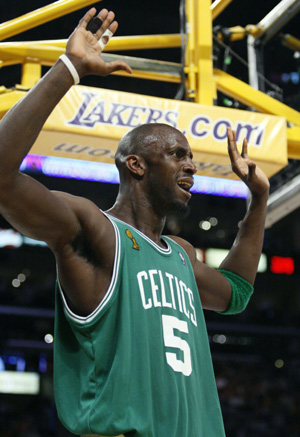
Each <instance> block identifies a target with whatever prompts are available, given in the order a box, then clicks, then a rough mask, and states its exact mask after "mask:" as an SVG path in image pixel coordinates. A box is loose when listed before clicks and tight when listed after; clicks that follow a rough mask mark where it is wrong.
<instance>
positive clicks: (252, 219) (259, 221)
mask: <svg viewBox="0 0 300 437" xmlns="http://www.w3.org/2000/svg"><path fill="white" fill-rule="evenodd" d="M268 195H269V191H268V190H267V191H266V192H265V193H264V194H262V195H261V196H258V197H252V198H251V201H250V205H249V208H248V211H247V213H246V215H245V217H244V219H243V221H242V224H241V227H240V229H239V232H238V234H237V236H236V238H235V241H234V243H233V246H232V248H231V250H230V252H229V254H228V256H227V257H226V258H225V260H224V261H223V262H222V264H221V265H220V268H222V269H225V270H229V271H232V272H234V273H236V274H238V275H240V276H242V277H243V278H244V279H246V280H247V281H249V282H250V283H251V284H253V283H254V280H255V276H256V272H257V267H258V263H259V259H260V255H261V251H262V246H263V238H264V228H265V218H266V207H267V200H268Z"/></svg>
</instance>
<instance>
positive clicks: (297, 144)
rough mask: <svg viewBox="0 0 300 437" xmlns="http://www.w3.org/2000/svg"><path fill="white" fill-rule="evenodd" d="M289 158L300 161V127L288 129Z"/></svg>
mask: <svg viewBox="0 0 300 437" xmlns="http://www.w3.org/2000/svg"><path fill="white" fill-rule="evenodd" d="M287 140H288V157H289V158H290V159H298V160H300V126H292V127H289V128H288V129H287Z"/></svg>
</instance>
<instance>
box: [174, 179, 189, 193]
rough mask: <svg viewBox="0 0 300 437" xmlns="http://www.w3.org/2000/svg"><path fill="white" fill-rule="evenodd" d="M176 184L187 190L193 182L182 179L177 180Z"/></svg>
mask: <svg viewBox="0 0 300 437" xmlns="http://www.w3.org/2000/svg"><path fill="white" fill-rule="evenodd" d="M177 185H178V186H179V187H180V188H182V189H183V190H184V191H187V192H189V191H190V189H191V188H192V186H193V184H191V183H189V182H183V181H179V182H177Z"/></svg>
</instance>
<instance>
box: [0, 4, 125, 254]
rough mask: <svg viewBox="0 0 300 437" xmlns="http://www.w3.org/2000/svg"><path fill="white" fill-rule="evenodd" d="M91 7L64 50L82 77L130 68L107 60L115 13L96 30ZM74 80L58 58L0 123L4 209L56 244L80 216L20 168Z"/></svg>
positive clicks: (22, 226)
mask: <svg viewBox="0 0 300 437" xmlns="http://www.w3.org/2000/svg"><path fill="white" fill-rule="evenodd" d="M94 14H95V9H94V8H92V9H91V10H90V11H89V12H88V13H87V14H86V15H85V16H84V17H83V18H82V20H81V21H80V22H79V25H78V27H77V28H76V29H75V31H74V32H73V34H72V35H71V37H70V39H69V41H68V44H67V49H66V54H67V56H68V57H69V59H71V61H72V62H73V64H74V66H75V68H76V70H77V71H78V74H79V76H80V77H82V76H84V75H86V74H97V75H102V76H105V75H108V74H110V73H111V72H113V71H115V70H118V69H123V70H125V71H127V72H130V68H129V67H128V66H127V65H126V64H125V63H123V62H121V61H120V62H119V61H116V62H114V63H109V64H108V63H105V62H104V61H103V60H102V59H101V57H100V54H101V48H100V46H99V43H98V39H99V38H100V37H101V35H102V34H103V33H104V31H105V30H106V29H107V28H108V27H109V28H110V30H111V31H112V32H113V33H114V32H115V31H116V29H117V22H116V21H114V14H113V13H112V12H109V13H108V11H107V10H106V9H103V10H102V11H101V12H100V14H99V16H100V18H101V19H102V21H103V24H102V27H101V28H100V30H98V31H97V34H96V35H93V34H92V33H91V32H89V31H87V30H86V26H87V24H88V22H89V21H90V19H91V18H92V17H93V16H94ZM72 85H73V78H72V76H71V74H70V73H69V71H68V69H67V68H66V66H65V65H64V64H63V63H62V62H61V61H60V60H59V61H58V62H57V63H56V64H55V65H54V67H53V68H52V69H51V70H50V71H49V72H48V74H47V75H46V76H45V77H43V78H42V79H41V80H40V81H39V83H38V84H37V85H36V86H35V87H34V88H33V89H32V90H31V91H30V92H29V93H28V94H27V95H26V96H25V98H23V99H22V100H21V101H20V102H19V103H18V104H17V105H15V106H14V107H13V108H12V109H11V110H10V111H9V112H8V113H7V115H6V116H5V117H4V118H3V120H2V121H1V123H0V212H1V214H2V215H3V216H4V217H5V218H6V219H7V220H8V221H9V222H10V223H11V224H12V225H13V226H14V227H16V228H17V229H18V230H20V231H21V232H23V233H24V234H26V235H28V236H31V237H33V238H37V239H41V240H44V241H46V242H47V243H48V244H49V245H50V247H52V248H53V249H57V248H58V247H60V246H62V245H64V244H65V243H66V242H67V241H70V240H71V239H72V238H73V237H74V235H75V234H76V233H77V232H78V231H79V228H80V222H79V221H78V219H77V217H76V215H75V214H74V211H72V209H71V208H70V205H69V204H68V203H66V202H64V201H63V200H62V199H61V198H60V197H58V196H57V195H55V194H54V193H51V192H50V191H48V190H47V189H46V188H45V187H44V186H42V185H41V184H39V183H37V182H36V181H35V180H33V179H32V178H30V177H28V176H25V175H23V174H21V173H19V166H20V164H21V162H22V160H23V158H24V157H25V156H26V154H27V153H28V152H29V150H30V148H31V146H32V145H33V143H34V141H35V140H36V138H37V136H38V134H39V132H40V131H41V129H42V127H43V125H44V123H45V121H46V119H47V118H48V116H49V115H50V113H51V112H52V110H53V109H54V108H55V106H56V105H57V103H58V102H59V101H60V100H61V98H62V97H63V96H64V95H65V93H66V92H67V91H68V90H69V88H70V87H71V86H72Z"/></svg>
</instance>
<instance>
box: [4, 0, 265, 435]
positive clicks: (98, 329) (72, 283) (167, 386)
mask: <svg viewBox="0 0 300 437" xmlns="http://www.w3.org/2000/svg"><path fill="white" fill-rule="evenodd" d="M95 13H96V11H95V9H94V8H92V9H91V10H90V11H89V12H87V14H86V15H85V16H84V17H83V18H82V20H81V21H80V23H79V25H78V27H77V28H76V29H75V31H74V32H73V34H72V35H71V37H70V38H69V41H68V44H67V48H66V54H65V55H64V57H62V58H61V59H59V60H58V61H57V63H56V64H55V65H54V66H53V68H51V70H50V71H49V72H48V73H47V74H46V75H45V76H44V77H43V78H42V79H41V80H40V81H39V83H38V84H37V85H36V86H35V87H34V88H33V89H32V90H31V91H30V92H29V93H28V94H27V95H26V97H25V98H23V99H22V100H21V101H20V102H19V103H18V104H17V105H15V107H13V108H12V109H11V110H10V111H9V113H8V114H7V115H6V116H5V118H4V119H3V120H2V121H1V123H0V142H1V145H0V174H1V178H0V211H1V214H3V216H4V217H5V218H6V219H7V220H8V221H9V222H10V223H11V225H12V226H14V227H15V228H16V229H18V230H19V231H20V232H22V233H23V234H25V235H27V236H29V237H32V238H35V239H38V240H44V241H45V242H46V243H47V244H48V245H49V247H50V248H51V249H52V251H53V253H54V255H55V257H56V262H57V273H58V281H57V289H56V318H55V337H54V338H55V346H54V368H55V370H54V383H55V398H56V404H57V409H58V414H59V417H60V419H61V420H62V422H63V423H64V425H65V426H66V427H67V428H68V429H69V430H70V431H72V432H73V433H75V434H88V435H95V434H100V435H104V436H116V435H120V434H124V435H125V436H142V437H196V436H197V437H212V436H213V437H221V436H224V435H225V433H224V427H223V422H222V416H221V410H220V405H219V400H218V395H217V389H216V384H215V380H214V373H213V367H212V362H211V355H210V349H209V343H208V337H207V332H206V327H205V321H204V317H203V310H202V309H203V308H206V309H208V310H214V311H218V312H221V313H225V314H233V313H237V312H239V311H242V310H243V309H244V308H245V306H246V305H247V302H248V300H249V297H250V295H251V293H252V290H253V287H252V286H253V283H254V279H255V275H256V270H257V265H258V261H259V257H260V253H261V248H262V241H263V232H264V222H265V211H266V202H267V198H268V191H269V182H268V179H267V177H266V176H265V175H264V173H263V172H262V171H261V170H260V169H259V168H258V167H257V166H256V165H255V163H254V162H253V161H251V160H250V159H249V157H248V155H247V142H246V141H244V143H243V150H242V153H241V154H240V153H239V152H238V149H237V146H236V141H235V134H234V132H233V131H231V129H228V150H229V157H230V159H231V163H232V167H233V170H234V171H235V173H236V174H237V175H238V176H239V177H240V178H241V180H243V181H244V182H245V183H246V184H247V186H248V187H249V189H250V191H251V202H250V205H249V208H248V211H247V213H246V216H245V218H244V220H243V222H242V225H241V227H240V229H239V232H238V235H237V237H236V240H235V242H234V244H233V247H232V248H231V250H230V252H229V255H228V256H227V257H226V259H225V260H224V261H223V262H222V264H221V266H220V270H215V269H211V268H209V267H208V266H206V265H205V264H202V263H201V262H199V261H198V260H197V259H196V254H195V249H194V248H193V247H192V246H191V245H190V244H189V243H188V242H186V241H184V240H182V239H180V238H178V237H167V236H162V235H161V233H162V230H163V227H164V224H165V220H166V216H167V215H168V214H170V213H174V212H181V213H186V211H187V209H188V202H189V200H190V197H191V194H190V192H189V191H190V188H191V187H192V185H193V175H194V174H195V173H196V167H195V165H194V163H193V160H192V152H191V149H190V146H189V144H188V141H187V139H186V137H185V136H184V135H183V134H182V133H181V132H180V131H178V130H176V129H174V128H173V127H170V126H168V125H163V124H150V125H149V124H146V125H141V126H139V127H137V128H135V129H133V130H132V131H130V132H129V133H127V134H126V135H125V136H124V137H123V139H122V140H121V142H120V145H119V147H118V150H117V153H116V164H117V167H118V169H119V172H120V181H121V182H120V190H119V194H118V197H117V199H116V202H115V204H114V205H113V207H112V208H111V209H110V210H109V211H106V212H103V211H101V210H99V209H98V207H97V206H96V205H95V204H93V203H92V202H90V201H89V200H87V199H84V198H79V197H76V196H72V195H70V194H67V193H63V192H50V191H49V190H48V189H47V188H45V187H44V186H43V185H41V184H40V183H38V182H37V181H36V180H34V179H32V178H30V177H28V176H26V175H24V174H21V173H19V171H18V170H19V167H20V164H21V162H22V160H23V158H24V157H25V155H26V154H27V153H28V152H29V150H30V148H31V146H32V144H33V143H34V141H35V139H36V137H37V136H38V134H39V132H40V131H41V129H42V127H43V124H44V123H45V120H46V119H47V117H48V116H49V114H50V113H51V111H52V110H53V109H54V108H55V106H56V104H57V103H58V102H59V101H60V99H61V98H62V97H63V96H64V95H65V93H66V92H67V91H68V90H69V89H70V87H71V86H72V85H73V84H74V83H75V82H78V77H77V76H79V77H83V76H85V75H88V74H95V75H99V76H106V75H108V74H110V73H112V72H114V71H116V70H124V71H126V72H128V73H130V68H129V67H128V66H127V65H126V64H125V63H123V62H121V61H116V62H113V63H105V62H104V61H103V60H102V59H101V56H100V54H101V50H102V47H103V46H104V45H105V43H106V42H107V39H108V38H109V37H110V36H111V35H112V34H114V32H115V31H116V29H117V22H116V21H114V13H113V12H108V11H107V10H106V9H103V10H102V11H101V12H100V13H99V14H98V18H99V19H100V20H101V22H102V25H101V27H100V28H99V29H98V30H96V31H95V33H94V34H93V33H92V32H90V31H88V30H87V29H86V28H87V25H88V23H89V22H90V21H91V19H92V18H93V16H94V15H95ZM100 24H101V23H100ZM108 30H109V32H111V33H109V32H108ZM104 33H105V36H104V37H103V34H104ZM98 41H100V43H101V44H99V42H98Z"/></svg>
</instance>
